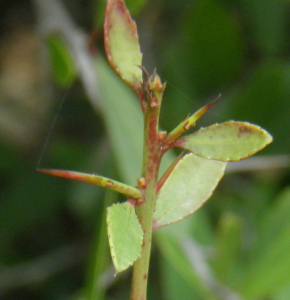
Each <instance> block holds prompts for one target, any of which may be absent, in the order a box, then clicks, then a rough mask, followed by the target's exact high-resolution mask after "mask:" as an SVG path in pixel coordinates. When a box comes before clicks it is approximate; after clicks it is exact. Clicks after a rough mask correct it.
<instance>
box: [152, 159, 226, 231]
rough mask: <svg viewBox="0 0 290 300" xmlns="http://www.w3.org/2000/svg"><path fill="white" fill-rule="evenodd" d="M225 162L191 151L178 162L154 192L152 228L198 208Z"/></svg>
mask: <svg viewBox="0 0 290 300" xmlns="http://www.w3.org/2000/svg"><path fill="white" fill-rule="evenodd" d="M225 167H226V163H225V162H221V161H215V160H207V159H204V158H201V157H198V156H196V155H194V154H188V155H186V156H184V158H183V159H182V160H180V161H179V162H178V164H177V165H176V167H175V168H174V170H173V171H172V172H171V174H170V175H169V177H168V179H167V180H166V182H165V183H164V185H163V186H162V188H161V189H160V192H159V194H158V196H157V200H156V207H155V211H154V215H153V219H154V221H153V228H154V229H158V228H160V227H162V226H166V225H169V224H171V223H174V222H178V221H180V220H182V219H184V218H185V217H187V216H189V215H191V214H192V213H193V212H195V211H196V210H197V209H199V208H200V207H201V206H202V205H203V203H204V202H205V201H206V200H207V199H208V198H209V197H210V196H211V194H212V192H213V190H214V189H215V187H216V186H217V184H218V182H219V181H220V179H221V178H222V176H223V174H224V170H225Z"/></svg>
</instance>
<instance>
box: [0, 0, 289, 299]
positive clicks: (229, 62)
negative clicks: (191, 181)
mask: <svg viewBox="0 0 290 300" xmlns="http://www.w3.org/2000/svg"><path fill="white" fill-rule="evenodd" d="M32 2H33V1H32ZM34 2H35V3H36V2H37V1H36V0H35V1H34ZM34 2H33V3H34ZM133 2H134V3H133ZM64 3H66V8H67V9H68V12H69V16H71V18H72V20H73V21H74V22H75V23H76V24H77V25H78V26H80V28H82V29H83V30H85V31H86V32H87V33H88V47H89V46H90V44H89V40H90V39H89V33H90V31H92V30H93V29H97V32H96V35H95V36H96V37H97V41H96V45H94V47H96V51H95V52H97V55H99V56H101V55H102V52H103V46H102V42H103V41H102V38H101V37H102V29H101V27H96V25H95V24H98V25H100V24H101V22H100V23H99V21H98V20H99V19H100V18H101V17H100V16H103V14H104V11H103V8H104V5H103V4H104V2H103V1H101V0H94V1H85V2H84V1H79V0H75V1H64ZM132 3H133V5H134V6H135V7H132V9H133V10H134V11H135V13H134V14H133V15H134V18H135V20H136V22H137V26H138V32H139V34H140V43H141V51H142V52H143V57H144V65H145V67H146V68H147V69H149V71H151V70H152V69H153V68H154V67H156V68H157V71H158V73H159V74H160V75H161V78H162V79H163V80H166V81H167V88H166V91H165V95H164V101H163V103H162V105H163V107H162V112H161V125H162V127H163V128H164V129H166V130H170V129H172V128H174V127H175V126H176V125H177V124H178V123H179V122H180V121H181V120H183V119H184V118H185V117H186V116H188V115H190V114H192V113H193V112H194V111H195V110H197V109H198V108H199V107H200V106H203V105H205V104H206V103H208V102H209V101H210V100H213V99H214V98H216V96H217V95H218V93H220V92H221V93H222V99H221V100H220V101H219V103H218V104H217V105H215V107H214V108H212V109H211V111H210V112H208V113H207V116H205V117H203V118H202V120H201V122H198V124H197V127H199V126H200V125H210V124H212V123H214V122H219V123H221V122H223V121H226V120H229V119H234V120H237V121H248V122H252V123H254V124H259V125H260V126H262V127H263V128H265V129H267V130H268V131H269V132H270V133H271V134H272V135H273V137H274V142H273V143H272V144H271V145H270V146H269V147H267V149H266V150H264V151H263V152H262V153H261V154H260V155H263V154H268V155H278V154H288V153H289V150H290V139H289V138H288V137H289V136H290V135H289V129H290V118H289V115H290V105H289V101H290V100H289V99H290V88H289V87H290V63H289V59H290V49H289V34H288V33H289V21H290V15H289V13H288V12H289V9H290V4H289V1H270V0H267V1H245V0H235V1H221V0H206V1H205V0H197V1H192V0H187V1H182V2H181V1H177V0H170V1H165V0H159V1H149V0H148V1H140V2H137V1H132ZM130 5H131V4H130V3H129V1H128V7H129V9H130ZM92 8H93V9H92ZM0 11H1V14H2V15H1V22H0V29H1V30H0V41H1V43H0V53H1V55H0V66H1V74H0V241H1V243H0V263H1V268H0V297H1V299H2V298H3V299H7V300H9V299H29V300H31V299H93V296H94V295H95V297H97V298H98V299H109V300H114V299H118V300H120V299H124V300H125V299H129V286H130V272H125V273H124V274H123V273H122V274H119V275H118V276H117V277H114V276H113V274H114V270H113V268H112V266H111V261H110V258H109V252H108V251H109V250H108V245H107V239H106V238H104V235H105V232H104V226H102V222H104V211H105V208H106V205H105V204H108V205H109V204H110V203H108V202H111V201H112V200H111V197H108V196H107V195H104V192H103V191H102V189H101V188H98V187H95V186H90V185H88V184H85V183H80V182H74V181H69V180H65V179H60V178H53V177H51V178H50V177H48V176H46V175H42V174H38V173H36V171H35V168H36V166H37V162H38V159H39V156H40V152H42V150H41V149H42V148H43V145H44V141H45V140H46V137H47V133H48V131H49V128H50V125H49V124H50V123H52V122H53V121H52V120H53V119H54V116H55V114H56V113H57V112H58V106H59V103H60V102H61V101H62V100H63V99H64V100H65V102H64V103H63V104H62V107H61V109H60V111H59V115H58V118H57V120H56V123H55V125H54V129H53V130H52V132H51V134H50V137H49V139H48V143H47V145H46V146H45V148H44V152H43V155H42V159H41V161H40V167H43V168H45V167H47V168H63V169H72V170H76V171H82V172H89V173H99V174H102V175H104V176H108V175H110V177H112V178H114V179H115V178H116V179H121V180H123V181H125V182H129V181H130V183H132V182H133V181H134V178H135V177H136V176H138V174H139V173H138V170H140V168H141V161H140V162H139V163H138V162H137V160H138V157H140V152H138V151H140V150H136V151H135V154H133V155H131V154H130V153H132V152H133V153H134V149H135V148H134V147H135V145H136V138H135V135H134V134H133V133H131V130H133V129H134V127H135V126H136V128H137V129H138V131H139V132H140V128H141V126H142V125H140V123H141V120H139V117H138V116H135V115H134V116H132V115H131V114H132V113H134V111H135V108H136V107H137V106H138V104H139V102H138V99H137V97H136V98H134V94H133V93H132V94H131V93H130V91H129V90H128V91H126V88H127V87H126V85H125V84H123V83H122V82H121V81H120V82H119V84H120V85H123V87H122V88H123V89H124V90H125V91H126V92H125V96H123V94H122V95H121V90H122V88H121V86H120V88H119V86H118V87H116V88H117V90H115V82H116V80H117V79H116V77H114V76H115V74H114V73H113V72H111V71H109V66H105V65H104V64H103V63H102V64H99V66H98V64H96V72H97V75H98V77H99V78H100V80H99V83H101V87H100V97H101V99H99V100H100V105H99V106H98V105H96V103H94V105H93V107H94V108H95V110H94V109H93V108H92V105H91V103H90V102H89V101H88V97H87V95H86V94H85V93H84V89H83V88H82V85H81V84H80V82H79V81H76V82H75V83H74V84H73V85H70V86H69V87H67V88H65V89H63V88H59V87H57V86H56V84H55V85H54V86H53V84H52V79H53V77H52V76H51V75H49V73H48V72H47V71H46V70H48V69H51V66H50V64H51V62H50V61H49V59H48V56H41V54H45V51H44V48H42V47H41V41H40V40H39V38H40V35H35V32H41V31H38V29H39V27H38V25H39V23H38V20H37V10H34V8H33V7H32V6H30V5H29V3H28V2H26V1H20V0H19V1H11V2H7V1H6V2H5V1H4V2H3V3H1V10H0ZM34 12H35V14H33V13H34ZM67 50H68V51H70V50H71V49H70V48H69V47H68V49H67ZM63 53H64V52H63ZM75 65H76V66H77V65H78V62H75ZM48 66H50V67H48ZM106 68H107V69H106ZM59 75H60V74H59ZM52 91H53V92H52ZM122 97H124V98H122ZM105 98H106V99H105ZM118 99H120V100H122V101H128V102H126V105H128V106H130V101H133V102H134V101H135V102H136V103H135V104H136V107H135V106H134V107H133V108H132V109H130V110H129V109H125V110H124V111H121V108H120V106H115V105H116V101H118ZM134 99H135V100H134ZM114 103H115V104H114ZM110 105H111V106H114V107H109V106H110ZM124 105H125V104H124ZM98 107H100V110H97V109H96V108H98ZM126 107H127V106H126ZM120 114H121V115H122V118H121V117H120ZM137 139H140V137H137ZM122 141H123V143H122ZM137 142H138V143H140V140H138V141H137ZM126 148H129V149H130V150H131V151H132V152H131V151H128V152H126ZM131 148H132V149H131ZM128 153H129V154H128ZM130 155H131V158H132V159H131V162H130ZM270 161H271V157H269V162H270ZM124 162H126V166H124ZM265 167H266V166H264V165H261V169H262V171H258V170H257V171H251V172H243V173H232V174H226V175H225V177H224V179H223V180H222V181H221V183H220V185H219V187H218V189H217V191H216V193H215V194H214V196H213V197H212V198H211V199H210V200H209V201H208V202H207V203H206V204H205V205H204V206H203V208H202V209H201V210H200V211H199V212H197V213H196V214H194V215H193V216H191V217H189V218H187V219H185V220H183V221H182V222H179V223H178V224H175V225H172V226H170V227H167V228H163V229H160V230H158V231H156V232H155V234H154V235H155V244H154V245H155V246H154V247H153V257H152V264H151V274H150V276H149V299H148V300H155V299H206V300H208V299H225V298H226V297H230V296H231V297H232V299H251V300H259V299H266V298H267V299H270V300H284V299H289V298H290V290H289V284H290V275H289V271H288V270H289V269H290V255H289V253H290V244H289V241H290V230H289V228H290V219H289V217H288V216H289V213H290V198H289V188H290V187H289V185H290V176H289V169H287V168H282V167H283V166H281V165H277V166H276V167H275V168H274V169H267V168H265ZM284 167H285V166H284ZM130 169H132V173H130ZM136 174H137V175H136ZM133 184H134V183H133ZM113 198H114V197H113ZM105 199H106V200H105ZM117 200H119V201H123V200H124V198H120V199H115V200H114V201H117ZM100 257H101V258H100ZM100 274H101V276H99V275H100ZM97 278H98V279H97ZM234 297H236V298H234Z"/></svg>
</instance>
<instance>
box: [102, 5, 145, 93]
mask: <svg viewBox="0 0 290 300" xmlns="http://www.w3.org/2000/svg"><path fill="white" fill-rule="evenodd" d="M104 36H105V48H106V53H107V58H108V61H109V63H110V65H111V67H112V68H113V69H114V70H115V72H116V73H117V74H118V75H119V76H120V77H121V78H122V80H123V81H124V82H125V83H127V84H128V85H129V86H130V87H132V88H133V89H134V90H136V91H138V90H139V89H140V88H141V84H142V81H143V80H142V71H141V69H140V68H139V67H138V66H141V65H142V54H141V52H140V45H139V37H138V34H137V26H136V23H135V22H134V21H133V20H132V18H131V16H130V13H129V11H128V10H127V8H126V5H125V3H124V1H123V0H108V3H107V9H106V15H105V24H104Z"/></svg>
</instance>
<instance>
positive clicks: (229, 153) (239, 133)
mask: <svg viewBox="0 0 290 300" xmlns="http://www.w3.org/2000/svg"><path fill="white" fill-rule="evenodd" d="M271 142H272V136H271V135H270V134H269V133H267V132H266V131H265V130H263V129H261V128H260V127H258V126H256V125H253V124H249V123H246V122H234V121H229V122H225V123H221V124H215V125H211V126H209V127H206V128H202V129H200V130H198V131H196V132H194V133H193V134H190V135H187V136H185V137H183V138H181V139H179V140H178V141H177V143H176V144H177V146H179V147H181V148H184V149H187V150H189V151H191V152H193V153H194V154H196V155H198V156H201V157H204V158H207V159H215V160H221V161H237V160H241V159H244V158H247V157H249V156H250V155H253V154H255V153H256V152H258V151H260V150H261V149H263V148H264V147H265V146H267V145H268V144H269V143H271Z"/></svg>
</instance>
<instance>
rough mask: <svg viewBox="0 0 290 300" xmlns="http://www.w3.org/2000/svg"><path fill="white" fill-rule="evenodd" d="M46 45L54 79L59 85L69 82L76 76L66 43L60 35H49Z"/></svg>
mask: <svg viewBox="0 0 290 300" xmlns="http://www.w3.org/2000/svg"><path fill="white" fill-rule="evenodd" d="M47 47H48V51H49V56H50V61H51V65H52V72H53V75H54V78H55V80H56V81H57V83H58V84H59V85H61V86H66V85H68V84H70V83H71V82H72V81H73V80H74V79H75V78H76V68H75V65H74V61H73V57H72V56H71V54H70V51H69V49H68V48H67V46H66V44H65V43H64V42H63V41H62V40H61V38H60V37H58V36H55V35H51V36H49V37H48V39H47Z"/></svg>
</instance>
